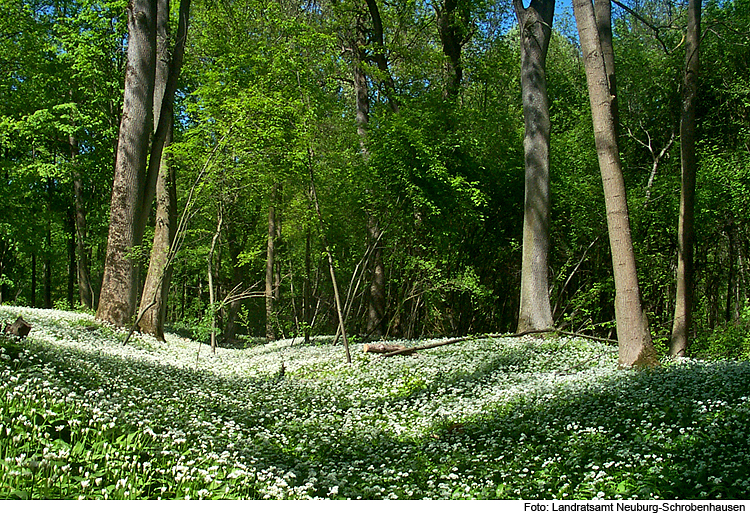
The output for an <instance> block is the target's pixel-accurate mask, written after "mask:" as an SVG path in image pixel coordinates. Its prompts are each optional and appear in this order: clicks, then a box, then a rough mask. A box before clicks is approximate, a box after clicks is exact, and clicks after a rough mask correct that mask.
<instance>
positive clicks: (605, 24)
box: [594, 0, 620, 134]
mask: <svg viewBox="0 0 750 528" xmlns="http://www.w3.org/2000/svg"><path fill="white" fill-rule="evenodd" d="M594 11H595V12H596V13H595V14H596V27H597V29H598V30H599V41H600V42H601V44H602V54H603V56H604V67H605V69H606V70H607V82H608V83H609V94H610V95H611V96H612V118H613V119H614V121H615V131H616V132H617V133H618V134H619V132H620V103H619V101H618V100H617V77H615V49H614V45H613V43H612V2H611V0H595V1H594Z"/></svg>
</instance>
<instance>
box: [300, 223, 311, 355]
mask: <svg viewBox="0 0 750 528" xmlns="http://www.w3.org/2000/svg"><path fill="white" fill-rule="evenodd" d="M311 246H312V233H311V232H310V227H309V226H308V227H307V232H306V233H305V282H304V283H303V286H302V319H303V320H304V321H305V343H309V342H310V327H311V326H312V311H313V310H312V291H311V290H312V288H311V279H310V275H311V273H312V269H311V268H312V265H311V264H312V262H311V260H312V259H311V252H312V248H311Z"/></svg>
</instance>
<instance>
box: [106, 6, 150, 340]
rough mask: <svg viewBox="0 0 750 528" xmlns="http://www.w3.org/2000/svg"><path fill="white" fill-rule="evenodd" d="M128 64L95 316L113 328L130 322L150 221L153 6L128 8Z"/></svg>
mask: <svg viewBox="0 0 750 528" xmlns="http://www.w3.org/2000/svg"><path fill="white" fill-rule="evenodd" d="M127 12H128V66H127V72H126V75H125V93H124V98H123V109H122V117H121V119H120V130H119V135H118V141H117V157H116V161H115V176H114V181H113V185H112V201H111V205H110V221H109V235H108V238H107V253H106V257H105V261H104V277H103V279H102V289H101V294H100V299H99V308H98V310H97V313H96V317H97V319H99V320H102V321H107V322H110V323H112V324H115V325H117V326H126V325H127V324H128V323H130V319H131V318H132V316H133V312H134V310H135V300H136V294H137V275H136V266H135V265H136V262H135V261H134V260H133V258H132V252H133V250H134V249H135V248H136V247H137V246H138V245H140V243H141V239H140V237H139V234H141V235H142V232H143V231H142V228H141V225H142V224H145V222H144V221H143V220H142V217H143V216H145V217H148V209H150V203H149V204H148V205H146V204H145V203H144V196H145V194H146V188H145V187H146V160H147V157H148V153H149V136H150V134H151V131H152V129H153V94H154V75H155V66H154V64H155V56H156V2H155V0H130V2H129V4H128V9H127Z"/></svg>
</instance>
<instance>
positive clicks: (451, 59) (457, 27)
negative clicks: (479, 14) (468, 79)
mask: <svg viewBox="0 0 750 528" xmlns="http://www.w3.org/2000/svg"><path fill="white" fill-rule="evenodd" d="M434 5H435V12H436V14H437V26H438V35H439V36H440V42H441V44H442V45H443V53H444V54H445V56H446V58H447V59H448V62H447V63H446V81H445V91H444V93H443V97H444V99H449V100H455V99H457V98H458V93H459V91H460V90H461V80H462V79H463V66H462V64H461V50H462V48H463V47H464V45H465V44H466V43H467V42H468V41H469V38H470V37H471V29H470V23H471V12H470V9H469V2H466V1H465V0H443V1H442V4H437V3H436V4H434Z"/></svg>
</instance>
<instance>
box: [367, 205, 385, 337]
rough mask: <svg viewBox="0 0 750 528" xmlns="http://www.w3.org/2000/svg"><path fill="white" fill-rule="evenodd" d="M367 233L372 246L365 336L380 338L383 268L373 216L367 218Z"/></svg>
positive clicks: (381, 332)
mask: <svg viewBox="0 0 750 528" xmlns="http://www.w3.org/2000/svg"><path fill="white" fill-rule="evenodd" d="M367 233H368V235H369V237H368V238H369V239H370V243H371V244H374V247H373V248H372V255H371V256H370V262H371V272H372V277H371V280H370V295H369V297H368V304H367V335H369V336H371V337H376V338H379V337H382V336H383V334H384V333H385V328H384V327H385V268H384V266H383V248H382V246H381V238H382V232H381V231H380V226H379V225H378V221H377V219H376V218H375V217H374V216H373V215H369V216H368V218H367Z"/></svg>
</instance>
